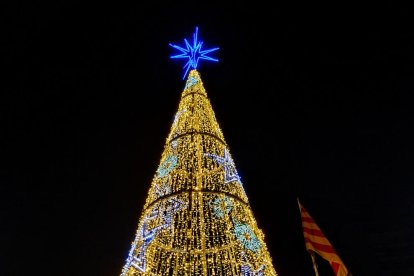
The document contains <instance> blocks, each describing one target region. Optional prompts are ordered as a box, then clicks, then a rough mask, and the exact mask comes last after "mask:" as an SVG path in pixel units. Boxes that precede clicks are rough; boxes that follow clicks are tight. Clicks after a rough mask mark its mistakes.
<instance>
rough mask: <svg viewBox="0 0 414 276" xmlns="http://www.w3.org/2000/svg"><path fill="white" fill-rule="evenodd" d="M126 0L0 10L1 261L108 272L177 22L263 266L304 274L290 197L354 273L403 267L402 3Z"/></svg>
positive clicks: (407, 96)
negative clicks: (214, 49) (201, 45)
mask: <svg viewBox="0 0 414 276" xmlns="http://www.w3.org/2000/svg"><path fill="white" fill-rule="evenodd" d="M140 2H142V1H134V2H131V3H128V4H119V3H118V2H116V1H112V2H110V3H109V2H108V3H107V2H97V3H95V4H85V3H83V2H78V3H77V2H75V1H55V2H53V3H47V4H29V3H19V4H14V5H13V6H9V7H8V8H6V9H4V10H3V12H2V13H3V15H2V17H3V21H4V23H3V24H2V25H3V27H4V28H5V29H4V30H3V32H2V38H3V39H2V41H3V43H2V46H3V47H5V48H3V51H2V56H3V58H2V64H3V65H4V66H5V68H6V69H7V73H6V74H2V75H3V78H4V80H3V81H2V84H3V86H4V88H3V89H1V98H0V103H1V114H0V122H1V127H2V130H1V133H2V138H3V139H2V140H3V143H2V147H1V156H2V159H3V161H4V163H3V164H4V165H3V166H1V168H0V183H1V184H0V207H1V209H0V230H1V235H0V263H1V265H0V274H1V275H29V274H30V275H99V276H100V275H118V274H119V272H120V270H121V267H122V266H123V264H124V261H125V258H126V256H127V253H128V250H129V248H130V243H131V242H132V239H133V238H134V234H135V231H136V228H137V224H138V219H139V216H140V214H141V211H142V207H143V205H144V201H145V197H146V194H147V191H148V188H149V185H150V182H151V179H152V176H153V175H154V173H155V171H156V169H157V166H158V163H159V160H160V157H161V152H162V149H163V145H164V142H165V139H166V137H167V134H168V132H169V129H170V126H171V123H172V118H173V116H174V114H175V112H176V110H177V107H178V102H179V97H180V93H181V91H182V89H183V87H184V82H183V81H182V80H181V77H182V70H181V66H182V64H181V63H179V62H175V61H171V60H170V59H169V58H168V56H169V55H170V54H171V53H172V52H173V51H172V50H171V49H169V47H168V43H169V42H174V43H178V44H181V42H182V39H183V38H184V37H189V36H190V35H191V34H192V32H193V31H194V27H195V26H199V29H200V36H201V38H202V39H203V40H204V41H205V45H206V46H207V47H209V46H219V47H220V48H221V49H220V51H219V52H218V54H217V57H219V58H220V63H218V64H212V63H210V64H207V63H204V64H201V66H200V68H199V71H200V73H201V77H202V79H203V82H204V85H205V87H206V89H207V93H208V95H209V97H210V99H211V103H212V105H213V109H214V110H215V112H216V117H217V118H218V121H219V123H220V126H221V128H222V130H223V132H224V136H225V138H226V140H227V143H228V144H229V146H230V150H231V153H232V155H233V158H234V159H235V162H236V166H237V168H238V171H239V174H240V175H241V177H242V180H243V183H244V186H245V189H246V192H247V195H248V197H249V200H250V202H251V206H252V209H253V212H254V214H255V217H256V219H257V221H258V224H259V227H261V228H262V229H263V231H264V233H265V235H266V242H267V245H268V248H269V250H270V252H271V255H272V258H273V261H274V265H275V267H276V270H277V271H278V272H279V273H280V275H282V276H285V275H286V276H307V275H312V273H313V272H312V267H311V262H310V258H309V255H308V254H307V253H306V251H305V248H304V241H303V236H302V229H301V224H300V215H299V212H298V207H297V203H296V197H299V198H300V199H301V201H302V203H303V205H304V206H305V208H307V209H308V211H309V212H310V214H311V215H312V216H313V217H314V219H315V220H316V222H317V223H318V224H319V226H320V227H321V228H322V230H323V231H324V233H325V234H326V236H327V237H328V239H329V240H330V241H331V242H332V244H333V245H334V247H335V248H336V250H337V252H338V253H339V255H340V256H341V258H342V259H343V261H344V262H345V263H346V265H347V266H348V268H349V270H350V271H351V272H352V273H353V274H354V275H357V276H358V275H393V276H399V275H404V276H405V275H407V276H408V275H414V237H413V233H414V217H413V211H414V203H413V202H414V201H413V199H412V198H413V196H414V188H413V184H414V174H413V171H414V170H413V164H414V160H413V156H414V146H413V141H414V132H413V127H414V120H413V119H414V113H413V111H412V107H413V104H414V95H413V94H414V77H413V76H414V75H413V73H414V70H413V68H414V67H413V65H414V54H413V53H414V31H413V28H412V27H411V26H410V22H409V21H410V18H411V17H412V14H411V12H410V9H408V8H406V7H397V6H393V5H386V6H385V5H384V6H375V5H372V6H368V5H367V6H360V5H349V4H348V3H347V2H343V1H342V2H340V3H337V4H335V5H334V4H331V5H326V4H324V5H319V4H317V3H314V1H312V2H309V3H308V4H307V5H299V4H297V3H295V4H280V3H275V4H274V5H275V7H266V6H262V5H259V4H255V1H252V3H250V4H246V5H245V6H244V5H243V4H241V3H238V4H237V3H236V4H234V5H233V6H229V7H224V6H223V5H212V6H211V7H208V5H209V3H207V2H205V3H201V4H199V5H197V4H194V3H193V4H187V5H184V4H176V3H175V4H169V5H166V4H162V3H155V4H152V5H150V6H148V4H146V5H144V4H142V3H140ZM376 5H378V4H376ZM318 261H319V263H320V268H321V276H325V275H332V273H331V272H330V270H329V266H328V265H327V264H326V263H325V262H323V261H322V260H318Z"/></svg>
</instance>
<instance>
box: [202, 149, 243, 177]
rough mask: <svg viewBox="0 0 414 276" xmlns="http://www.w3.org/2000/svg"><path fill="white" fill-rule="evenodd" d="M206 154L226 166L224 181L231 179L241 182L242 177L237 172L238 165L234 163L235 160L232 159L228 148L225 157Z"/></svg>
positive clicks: (225, 150)
mask: <svg viewBox="0 0 414 276" xmlns="http://www.w3.org/2000/svg"><path fill="white" fill-rule="evenodd" d="M205 155H206V156H208V157H210V158H211V159H213V160H214V161H216V162H217V163H219V164H220V165H222V166H223V167H224V183H229V182H231V181H238V182H240V177H239V175H238V174H237V170H236V166H235V165H234V162H233V160H232V159H231V157H230V154H229V152H228V151H227V149H226V148H225V149H224V156H223V157H221V156H217V155H214V154H210V153H205Z"/></svg>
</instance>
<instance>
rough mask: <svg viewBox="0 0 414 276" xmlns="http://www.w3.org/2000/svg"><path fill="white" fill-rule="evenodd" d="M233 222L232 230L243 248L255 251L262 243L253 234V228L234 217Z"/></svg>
mask: <svg viewBox="0 0 414 276" xmlns="http://www.w3.org/2000/svg"><path fill="white" fill-rule="evenodd" d="M233 224H234V229H233V232H234V235H235V236H236V238H237V240H238V241H239V242H240V243H241V244H242V246H243V247H244V248H246V249H249V250H250V251H253V252H254V253H257V252H258V251H259V249H260V248H261V247H262V245H261V244H260V241H259V239H258V238H257V237H256V235H255V234H254V232H253V229H252V228H251V227H250V225H248V224H245V223H242V222H240V221H237V220H235V219H233Z"/></svg>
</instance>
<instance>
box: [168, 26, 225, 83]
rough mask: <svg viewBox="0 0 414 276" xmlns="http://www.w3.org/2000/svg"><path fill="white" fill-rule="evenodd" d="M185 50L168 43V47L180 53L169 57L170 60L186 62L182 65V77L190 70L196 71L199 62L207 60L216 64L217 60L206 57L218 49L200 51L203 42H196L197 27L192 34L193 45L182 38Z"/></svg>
mask: <svg viewBox="0 0 414 276" xmlns="http://www.w3.org/2000/svg"><path fill="white" fill-rule="evenodd" d="M184 43H185V48H184V47H180V46H177V45H175V44H172V43H170V44H169V45H170V46H171V47H173V48H174V49H176V50H178V51H180V52H181V53H180V54H178V55H173V56H170V58H172V59H186V60H188V61H187V63H186V64H185V65H184V67H183V68H184V70H185V72H184V76H183V79H184V78H185V76H186V75H187V73H188V71H189V70H190V68H192V69H197V66H198V62H199V61H200V60H209V61H215V62H218V59H216V58H213V57H210V56H208V54H209V53H211V52H214V51H217V50H218V49H219V48H218V47H216V48H211V49H207V50H202V48H203V42H202V41H198V27H196V28H195V32H194V34H193V43H192V44H190V43H189V42H188V40H187V39H185V38H184Z"/></svg>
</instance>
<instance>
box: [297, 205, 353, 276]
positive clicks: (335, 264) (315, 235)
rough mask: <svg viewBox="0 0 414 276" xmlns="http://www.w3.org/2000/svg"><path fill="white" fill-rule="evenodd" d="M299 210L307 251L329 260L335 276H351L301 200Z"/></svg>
mask: <svg viewBox="0 0 414 276" xmlns="http://www.w3.org/2000/svg"><path fill="white" fill-rule="evenodd" d="M298 203H299V209H300V213H301V217H302V228H303V236H304V238H305V245H306V249H307V250H308V251H309V252H310V253H311V254H312V252H315V253H317V254H318V255H319V256H321V257H322V258H324V259H325V260H327V261H328V262H329V263H330V265H331V267H332V269H333V271H334V272H335V276H347V275H351V274H350V273H349V272H348V269H347V268H346V267H345V265H344V263H343V262H342V260H341V258H339V256H338V254H336V252H335V249H334V248H333V246H332V245H331V243H330V242H329V241H328V239H327V238H326V237H325V235H324V234H323V233H322V231H321V229H320V228H319V226H318V225H317V224H316V223H315V221H314V220H313V218H312V217H311V216H310V215H309V213H308V211H306V209H305V208H304V207H303V206H302V205H301V204H300V202H299V199H298Z"/></svg>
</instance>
